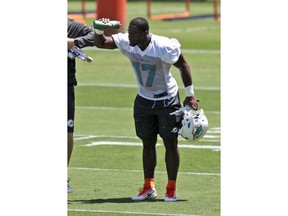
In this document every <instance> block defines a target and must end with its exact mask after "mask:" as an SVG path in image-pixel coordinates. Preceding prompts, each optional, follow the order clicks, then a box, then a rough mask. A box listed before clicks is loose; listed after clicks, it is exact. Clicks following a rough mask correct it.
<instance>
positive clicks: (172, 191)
mask: <svg viewBox="0 0 288 216" xmlns="http://www.w3.org/2000/svg"><path fill="white" fill-rule="evenodd" d="M175 191H176V189H175V188H166V197H168V198H174V196H175Z"/></svg>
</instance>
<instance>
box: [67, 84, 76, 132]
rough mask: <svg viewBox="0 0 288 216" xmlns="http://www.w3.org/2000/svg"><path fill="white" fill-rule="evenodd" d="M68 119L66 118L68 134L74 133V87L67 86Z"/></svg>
mask: <svg viewBox="0 0 288 216" xmlns="http://www.w3.org/2000/svg"><path fill="white" fill-rule="evenodd" d="M67 93H68V94H67V95H68V98H67V101H68V105H67V108H68V118H67V126H68V132H74V116H75V92H74V85H68V92H67Z"/></svg>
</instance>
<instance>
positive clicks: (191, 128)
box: [178, 109, 208, 140]
mask: <svg viewBox="0 0 288 216" xmlns="http://www.w3.org/2000/svg"><path fill="white" fill-rule="evenodd" d="M181 123H182V126H181V128H180V129H179V131H178V134H179V135H180V136H182V137H183V138H184V139H186V140H200V139H201V138H203V137H204V136H205V134H206V132H207V130H208V119H207V118H206V116H205V114H204V111H203V109H200V110H197V111H195V110H192V109H190V110H187V109H184V114H183V119H182V122H181Z"/></svg>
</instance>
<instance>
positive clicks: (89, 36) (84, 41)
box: [67, 18, 94, 85]
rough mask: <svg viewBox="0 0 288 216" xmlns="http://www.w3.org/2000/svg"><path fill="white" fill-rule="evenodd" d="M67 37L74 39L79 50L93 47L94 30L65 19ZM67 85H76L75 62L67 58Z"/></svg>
mask: <svg viewBox="0 0 288 216" xmlns="http://www.w3.org/2000/svg"><path fill="white" fill-rule="evenodd" d="M67 21H68V23H67V37H68V38H74V43H75V45H76V46H77V47H79V48H80V49H81V48H83V47H87V46H94V29H93V27H91V26H90V27H89V26H87V25H84V24H82V23H79V22H76V21H75V20H73V19H70V18H67ZM67 69H68V73H67V77H68V85H77V80H76V61H75V59H70V58H68V65H67Z"/></svg>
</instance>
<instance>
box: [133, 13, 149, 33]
mask: <svg viewBox="0 0 288 216" xmlns="http://www.w3.org/2000/svg"><path fill="white" fill-rule="evenodd" d="M129 26H133V27H134V28H136V29H138V30H140V31H142V32H149V23H148V21H147V20H146V19H144V18H143V17H136V18H134V19H132V20H131V22H130V24H129Z"/></svg>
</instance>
